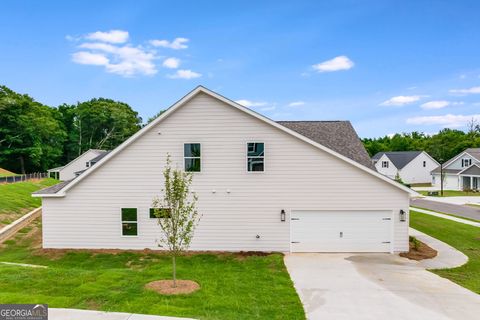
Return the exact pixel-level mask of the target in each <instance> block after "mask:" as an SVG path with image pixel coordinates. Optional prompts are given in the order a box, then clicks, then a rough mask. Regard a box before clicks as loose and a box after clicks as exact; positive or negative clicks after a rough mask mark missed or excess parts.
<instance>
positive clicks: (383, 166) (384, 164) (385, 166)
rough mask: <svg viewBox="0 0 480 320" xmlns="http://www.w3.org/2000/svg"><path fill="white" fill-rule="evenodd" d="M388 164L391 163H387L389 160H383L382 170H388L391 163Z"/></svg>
mask: <svg viewBox="0 0 480 320" xmlns="http://www.w3.org/2000/svg"><path fill="white" fill-rule="evenodd" d="M388 162H389V161H387V160H383V161H382V168H385V169H388V167H389V163H388Z"/></svg>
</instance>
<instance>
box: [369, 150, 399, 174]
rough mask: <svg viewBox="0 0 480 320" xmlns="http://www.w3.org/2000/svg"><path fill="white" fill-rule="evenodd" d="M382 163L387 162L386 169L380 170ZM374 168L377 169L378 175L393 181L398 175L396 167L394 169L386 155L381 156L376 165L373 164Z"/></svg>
mask: <svg viewBox="0 0 480 320" xmlns="http://www.w3.org/2000/svg"><path fill="white" fill-rule="evenodd" d="M383 161H388V168H382V162H383ZM375 168H376V169H377V171H378V173H381V174H383V175H384V176H387V177H389V178H390V179H395V178H396V176H397V173H398V169H397V167H395V165H394V164H393V162H392V161H390V159H389V158H388V157H387V155H386V154H383V155H382V156H381V157H380V159H378V161H377V163H375Z"/></svg>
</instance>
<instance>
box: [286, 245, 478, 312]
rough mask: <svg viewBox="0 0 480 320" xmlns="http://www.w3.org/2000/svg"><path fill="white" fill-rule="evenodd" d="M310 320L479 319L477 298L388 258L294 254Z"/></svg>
mask: <svg viewBox="0 0 480 320" xmlns="http://www.w3.org/2000/svg"><path fill="white" fill-rule="evenodd" d="M285 263H286V266H287V269H288V271H289V273H290V276H291V277H292V280H293V282H294V284H295V288H296V289H297V292H298V293H299V295H300V298H301V300H302V302H303V304H304V307H305V310H306V312H307V318H308V319H322V320H323V319H340V320H341V319H349V320H351V319H389V320H395V319H412V320H418V319H422V320H428V319H432V320H442V319H462V320H467V319H479V314H480V295H477V294H475V293H473V292H471V291H469V290H467V289H465V288H463V287H460V286H458V285H456V284H454V283H453V282H451V281H449V280H446V279H444V278H441V277H439V276H437V275H435V274H433V273H431V272H428V271H426V270H425V269H424V268H423V267H421V266H420V265H419V264H418V263H416V262H413V261H410V260H407V259H405V258H401V257H399V256H397V255H392V254H326V253H323V254H322V253H294V254H289V255H286V256H285Z"/></svg>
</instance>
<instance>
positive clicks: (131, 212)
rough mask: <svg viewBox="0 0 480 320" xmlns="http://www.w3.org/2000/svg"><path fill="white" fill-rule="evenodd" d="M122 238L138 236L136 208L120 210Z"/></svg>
mask: <svg viewBox="0 0 480 320" xmlns="http://www.w3.org/2000/svg"><path fill="white" fill-rule="evenodd" d="M122 236H138V220H137V208H122Z"/></svg>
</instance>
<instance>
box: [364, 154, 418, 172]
mask: <svg viewBox="0 0 480 320" xmlns="http://www.w3.org/2000/svg"><path fill="white" fill-rule="evenodd" d="M422 152H423V151H388V152H378V153H377V154H376V155H374V156H373V157H372V159H374V160H378V159H380V158H381V157H382V156H383V155H386V156H387V157H388V159H390V161H392V163H393V164H394V165H395V167H396V168H397V169H399V170H400V169H402V168H404V167H405V166H406V165H407V164H409V163H410V162H411V161H412V160H413V159H415V158H416V157H418V156H419V155H420V154H422Z"/></svg>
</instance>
